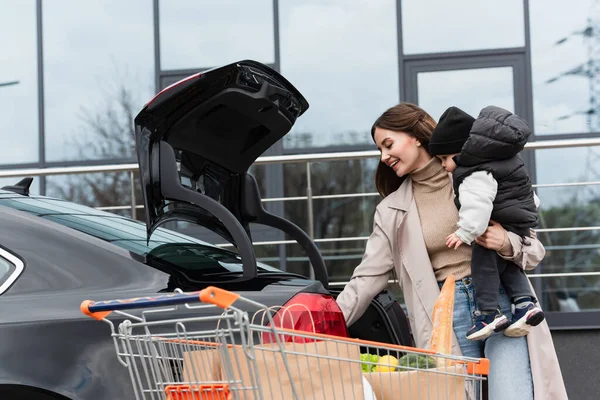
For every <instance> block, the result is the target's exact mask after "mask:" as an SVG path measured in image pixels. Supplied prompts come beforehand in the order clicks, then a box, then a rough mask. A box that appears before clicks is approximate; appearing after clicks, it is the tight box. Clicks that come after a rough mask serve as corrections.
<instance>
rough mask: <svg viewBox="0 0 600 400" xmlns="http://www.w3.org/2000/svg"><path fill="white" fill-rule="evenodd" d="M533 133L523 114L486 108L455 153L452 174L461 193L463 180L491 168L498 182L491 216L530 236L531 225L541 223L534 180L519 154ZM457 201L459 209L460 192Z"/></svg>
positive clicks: (488, 170)
mask: <svg viewBox="0 0 600 400" xmlns="http://www.w3.org/2000/svg"><path fill="white" fill-rule="evenodd" d="M530 135H531V129H530V128H529V126H528V125H527V123H526V122H525V121H524V120H523V119H522V118H520V117H518V116H516V115H514V114H512V113H510V112H509V111H507V110H504V109H502V108H500V107H495V106H489V107H486V108H484V109H483V110H481V112H480V113H479V116H478V117H477V119H476V120H475V122H474V123H473V127H472V128H471V133H470V135H469V139H467V141H466V142H465V144H464V145H463V147H462V150H461V153H460V155H459V156H458V157H456V160H455V161H456V163H457V167H456V169H455V170H454V172H453V175H452V176H453V180H454V192H455V193H458V187H459V186H460V184H461V183H462V181H463V180H464V179H465V178H466V177H467V176H469V175H471V174H472V173H473V172H476V171H487V172H490V173H491V174H492V176H493V177H494V179H495V180H496V182H498V192H497V194H496V199H495V200H494V209H493V211H492V216H491V219H493V220H494V221H497V222H499V223H500V224H501V225H502V226H504V228H505V229H507V230H509V231H511V232H515V233H516V234H518V235H521V236H529V229H530V228H533V227H535V226H537V224H538V214H537V208H536V206H535V201H534V197H533V188H532V186H531V180H530V179H529V174H528V173H527V170H526V169H525V164H524V163H523V159H522V158H521V156H520V154H519V153H520V152H521V151H522V150H523V148H524V146H525V143H527V139H528V138H529V136H530ZM456 205H457V207H458V208H459V209H460V202H459V199H458V196H457V197H456Z"/></svg>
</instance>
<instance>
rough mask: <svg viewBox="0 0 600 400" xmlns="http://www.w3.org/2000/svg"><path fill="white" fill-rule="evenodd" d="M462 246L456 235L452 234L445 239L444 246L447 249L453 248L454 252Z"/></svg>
mask: <svg viewBox="0 0 600 400" xmlns="http://www.w3.org/2000/svg"><path fill="white" fill-rule="evenodd" d="M461 244H463V242H462V240H460V238H459V237H458V236H457V235H456V233H452V234H450V235H448V237H446V246H448V247H449V248H454V250H456V249H458V248H459V247H460V245H461Z"/></svg>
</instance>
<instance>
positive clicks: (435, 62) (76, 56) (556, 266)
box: [0, 0, 600, 329]
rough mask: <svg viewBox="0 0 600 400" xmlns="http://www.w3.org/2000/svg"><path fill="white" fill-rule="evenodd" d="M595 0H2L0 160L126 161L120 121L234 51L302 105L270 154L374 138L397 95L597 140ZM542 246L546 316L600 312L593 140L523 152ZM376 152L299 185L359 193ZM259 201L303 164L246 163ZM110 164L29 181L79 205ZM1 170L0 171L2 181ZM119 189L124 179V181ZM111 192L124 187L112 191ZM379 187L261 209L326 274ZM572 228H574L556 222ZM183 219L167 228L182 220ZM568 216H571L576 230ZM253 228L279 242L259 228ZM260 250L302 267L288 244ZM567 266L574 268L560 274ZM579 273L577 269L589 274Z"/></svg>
mask: <svg viewBox="0 0 600 400" xmlns="http://www.w3.org/2000/svg"><path fill="white" fill-rule="evenodd" d="M598 3H599V2H598V1H597V0H576V1H571V2H565V1H561V0H505V1H502V2H489V1H480V0H458V1H452V2H447V1H442V0H376V1H372V0H302V1H292V0H252V1H249V0H219V1H209V0H202V1H200V0H169V1H166V0H162V1H160V0H128V1H93V2H82V1H76V0H51V1H49V0H21V1H18V2H17V1H10V0H0V10H1V11H0V37H1V38H2V40H0V104H1V107H0V126H1V127H2V128H3V129H2V130H3V132H2V134H1V135H0V160H1V161H0V164H1V165H0V168H2V169H18V168H38V167H39V168H44V167H56V166H83V165H94V164H95V165H101V164H118V163H128V162H134V161H135V157H134V154H133V147H132V135H131V133H132V131H131V129H132V128H131V118H132V117H133V116H135V115H136V114H137V112H138V111H139V110H140V109H141V107H142V106H143V104H144V103H145V102H146V101H147V100H148V99H150V98H151V96H152V95H153V94H154V93H156V92H157V91H158V90H160V89H161V88H164V87H166V86H167V85H169V84H171V83H173V82H175V81H177V80H179V79H181V78H184V77H186V76H188V75H190V74H192V73H196V72H198V71H202V70H206V69H209V68H212V67H215V66H220V65H223V64H226V63H229V62H234V61H237V60H242V59H253V60H256V61H260V62H263V63H265V64H268V65H270V66H272V67H273V68H275V69H276V70H278V71H280V72H281V73H282V74H283V75H284V76H285V77H286V78H288V79H289V80H290V81H291V82H292V83H293V84H294V85H295V86H296V87H297V88H298V89H299V90H300V91H301V92H302V93H303V94H304V95H305V97H306V98H307V100H308V102H309V103H310V109H309V110H308V111H307V113H306V114H305V115H304V116H302V117H301V118H300V119H299V120H298V122H297V123H296V125H295V127H294V128H293V130H292V132H290V133H289V134H288V135H287V136H286V137H285V138H284V139H283V140H282V141H281V142H279V143H277V144H276V145H275V146H273V148H271V149H270V150H269V152H268V154H269V155H286V154H299V153H322V152H339V151H354V150H373V149H374V146H373V144H372V141H371V137H370V128H371V125H372V123H373V121H374V120H375V119H376V118H377V117H378V116H379V115H380V114H381V113H382V112H383V111H384V110H385V109H387V108H388V107H390V106H393V105H394V104H397V103H398V102H400V101H408V102H413V103H417V104H419V105H420V106H421V107H423V108H424V109H425V110H426V111H428V112H429V113H430V114H431V115H432V116H433V117H434V119H436V120H437V119H438V118H439V116H440V115H441V113H442V112H443V110H444V109H445V108H446V107H448V106H450V105H456V106H458V107H461V108H462V109H464V110H466V111H467V112H469V113H471V114H473V115H476V114H477V113H478V111H479V110H480V109H481V108H482V107H484V106H486V105H489V104H495V105H499V106H502V107H505V108H507V109H509V110H511V111H514V112H515V113H517V114H519V115H521V116H523V117H525V118H526V119H527V120H528V121H529V122H530V124H531V126H532V127H533V130H534V135H533V137H532V138H531V141H536V142H537V141H547V140H565V139H573V138H599V137H600V104H599V102H600V99H599V96H600V7H599V6H600V4H598ZM525 157H526V162H527V166H528V168H529V171H530V173H531V176H532V178H533V179H534V182H535V183H536V184H538V185H539V187H538V188H537V193H538V196H539V197H540V199H541V203H542V208H541V216H542V218H541V221H542V223H541V226H540V229H541V232H540V237H541V239H542V241H543V242H544V244H545V245H546V246H547V249H548V256H547V257H546V260H545V261H544V263H543V265H542V266H540V267H539V268H538V269H537V270H536V271H535V273H536V274H552V275H548V276H546V277H536V278H532V281H533V282H534V285H535V286H536V289H537V291H538V293H542V294H543V295H542V296H541V298H542V303H543V305H544V307H545V308H546V309H547V310H549V311H550V313H551V314H552V315H551V317H550V318H549V321H551V324H552V326H553V327H554V328H555V329H560V328H573V327H582V328H592V327H598V325H600V322H598V321H600V279H599V276H598V275H593V273H598V272H599V271H600V244H599V243H600V240H599V238H600V231H599V230H598V229H592V228H594V227H596V228H597V227H598V226H599V225H600V190H599V189H598V187H599V186H598V185H597V184H595V185H594V184H590V185H580V186H551V185H552V184H564V183H569V182H570V183H575V182H596V183H598V181H600V149H599V148H598V147H576V148H564V149H553V150H535V151H526V152H525ZM376 164H377V160H376V159H372V160H353V161H343V162H341V161H340V162H329V163H314V164H312V170H311V182H312V190H313V193H314V194H315V195H332V194H343V193H371V192H374V191H375V190H374V184H373V182H372V175H373V171H374V168H375V166H376ZM253 173H254V174H255V175H257V176H258V177H259V181H260V184H261V190H262V195H263V197H265V198H281V197H290V196H305V195H306V190H305V187H306V181H307V175H306V169H305V166H304V165H303V164H297V165H296V164H286V165H273V166H268V167H267V166H257V167H256V168H253ZM127 178H128V177H127V175H125V176H123V175H122V174H121V175H119V174H101V175H99V174H95V175H94V174H91V175H87V176H79V177H66V176H50V177H45V178H41V179H37V180H36V183H34V185H35V186H34V188H33V192H34V193H41V194H47V195H51V196H57V197H67V198H70V199H73V200H76V201H81V202H87V203H89V204H93V205H104V206H107V205H115V204H110V203H111V202H113V201H115V198H119V200H123V197H120V196H119V195H118V194H117V195H115V196H113V197H110V196H108V195H107V196H106V198H102V196H99V195H98V193H101V192H102V190H96V191H90V190H88V189H86V188H82V186H86V185H88V186H93V185H97V188H96V187H95V188H96V189H106V188H113V189H114V188H115V187H119V185H121V184H123V182H126V181H127ZM13 181H14V179H13V178H11V179H4V180H3V181H2V182H0V183H2V184H6V183H9V182H13ZM126 192H127V191H126ZM125 200H126V201H130V197H129V198H127V197H126V196H125ZM378 201H379V198H378V197H376V196H362V197H354V198H334V199H317V200H315V202H314V209H313V217H314V218H313V219H314V221H313V225H314V226H311V227H308V225H307V224H308V222H307V218H306V215H307V212H308V210H307V205H306V202H304V201H302V200H299V201H285V202H284V201H279V202H278V201H273V202H269V203H268V208H269V209H270V210H272V211H273V212H276V213H278V214H281V215H285V216H286V217H288V218H290V219H292V220H294V222H296V223H298V224H299V225H300V226H302V227H303V228H305V229H310V230H311V231H312V233H313V234H314V237H315V238H317V239H319V238H321V239H322V238H349V239H348V240H345V241H342V242H331V243H322V244H320V247H321V249H322V251H323V254H324V255H325V257H326V260H327V263H328V267H329V270H330V273H331V275H332V276H333V277H334V278H336V279H338V280H343V279H345V278H347V277H348V276H349V275H350V274H351V271H352V268H353V267H354V266H355V265H356V264H357V263H358V262H359V261H360V258H361V256H362V250H363V249H364V243H365V241H364V238H365V237H366V236H368V234H369V231H370V228H371V225H372V216H373V210H374V207H375V205H376V204H377V202H378ZM573 227H579V228H580V230H566V231H556V228H573ZM184 228H185V227H183V228H182V229H184ZM581 228H583V229H581ZM257 235H258V236H257V237H258V238H262V239H264V240H267V239H283V237H282V236H280V235H279V234H276V233H273V232H270V231H258V233H257ZM257 252H258V253H259V254H260V255H261V257H262V259H263V260H265V261H270V262H273V263H274V264H277V265H279V266H280V267H282V268H287V269H293V270H294V269H295V270H298V271H301V272H305V273H306V272H307V271H308V268H309V267H308V264H307V261H306V258H305V257H304V256H303V255H302V254H301V253H300V252H299V251H298V249H297V248H295V247H294V246H293V245H273V246H263V247H262V248H261V250H257ZM579 272H583V273H586V274H588V275H582V274H580V275H576V276H564V274H565V273H566V274H570V273H579ZM590 273H591V275H590Z"/></svg>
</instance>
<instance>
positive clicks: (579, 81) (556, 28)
mask: <svg viewBox="0 0 600 400" xmlns="http://www.w3.org/2000/svg"><path fill="white" fill-rule="evenodd" d="M594 3H596V2H593V1H591V0H582V1H576V2H565V1H561V0H531V1H530V2H529V8H530V20H531V67H532V78H533V110H534V118H535V123H534V125H535V132H536V134H537V135H540V134H557V133H584V132H593V131H595V132H597V131H600V121H598V118H599V115H600V114H599V112H600V105H598V100H596V99H597V98H598V95H599V94H600V93H599V91H600V86H599V82H600V73H599V69H598V67H597V65H598V63H599V62H600V60H599V59H598V54H599V53H598V48H600V47H599V46H600V42H599V41H598V37H599V30H600V22H599V21H600V8H599V7H597V6H593V4H594ZM592 102H593V103H592Z"/></svg>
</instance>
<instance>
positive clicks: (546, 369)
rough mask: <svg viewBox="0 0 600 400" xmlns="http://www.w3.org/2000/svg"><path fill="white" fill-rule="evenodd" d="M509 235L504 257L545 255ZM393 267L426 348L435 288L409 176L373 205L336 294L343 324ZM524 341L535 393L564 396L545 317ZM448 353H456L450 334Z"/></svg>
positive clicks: (525, 262) (523, 260)
mask: <svg viewBox="0 0 600 400" xmlns="http://www.w3.org/2000/svg"><path fill="white" fill-rule="evenodd" d="M509 239H510V241H511V244H512V245H513V248H514V253H513V256H512V257H506V258H507V259H510V260H512V261H513V262H515V263H516V264H518V265H520V266H524V268H525V269H533V268H535V266H536V265H537V264H538V263H539V262H540V261H541V259H542V258H543V257H544V255H545V250H544V247H543V246H542V244H541V243H540V242H539V241H538V240H537V239H533V240H531V241H527V242H526V244H523V243H522V241H521V239H520V238H519V237H518V236H517V235H514V234H512V233H511V232H509ZM394 268H395V272H396V275H397V277H398V280H399V283H400V287H401V289H402V292H403V294H404V300H405V302H406V307H407V309H408V318H409V321H410V326H411V329H412V332H413V336H414V339H415V342H416V346H417V347H419V348H428V347H429V342H430V338H431V332H432V317H431V315H432V311H433V306H434V304H435V302H436V300H437V297H438V295H439V293H440V290H439V286H438V283H437V280H436V279H435V275H434V273H433V267H432V266H431V261H430V260H429V256H428V254H427V249H426V248H425V241H424V240H423V233H422V231H421V223H420V221H419V214H418V211H417V208H416V204H415V201H414V199H413V194H412V182H411V181H410V178H409V179H407V180H406V181H405V182H404V183H403V184H402V185H401V186H400V188H399V189H398V190H397V191H395V192H394V193H392V194H390V195H389V196H387V197H386V198H385V199H383V200H382V201H381V203H380V204H379V205H378V206H377V209H376V211H375V222H374V227H373V233H372V234H371V236H370V237H369V240H368V241H367V245H366V249H365V254H364V256H363V259H362V262H361V263H360V265H359V266H358V267H356V269H355V270H354V273H353V276H352V279H351V280H350V282H349V283H348V285H346V287H345V289H344V291H343V292H342V293H341V294H340V295H339V296H338V298H337V302H338V304H339V305H340V308H341V309H342V311H343V312H344V316H345V318H346V321H347V322H348V324H351V323H352V322H354V321H355V320H357V319H358V318H359V317H360V316H362V314H363V313H364V312H365V310H366V309H367V307H368V306H369V304H370V302H371V300H372V299H373V298H374V297H375V296H376V295H377V294H378V293H379V292H380V291H381V290H383V289H384V288H385V287H386V285H387V282H388V280H389V279H390V273H391V271H392V269H394ZM527 344H528V346H529V355H530V361H531V372H532V376H533V384H534V397H535V399H536V400H563V399H567V393H566V390H565V386H564V382H563V378H562V374H561V371H560V367H559V364H558V359H557V357H556V351H555V349H554V344H553V341H552V336H551V335H550V330H549V329H548V324H547V323H546V321H544V322H542V324H540V325H539V326H538V327H536V329H532V331H531V333H530V334H529V335H528V337H527ZM452 353H453V354H456V355H460V354H461V352H460V348H459V346H458V342H457V340H456V336H454V338H453V345H452Z"/></svg>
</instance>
